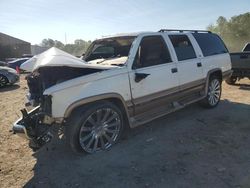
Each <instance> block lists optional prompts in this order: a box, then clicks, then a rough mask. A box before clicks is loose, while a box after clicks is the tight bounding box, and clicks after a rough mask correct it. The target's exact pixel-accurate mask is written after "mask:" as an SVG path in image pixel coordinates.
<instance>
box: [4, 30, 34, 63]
mask: <svg viewBox="0 0 250 188" xmlns="http://www.w3.org/2000/svg"><path fill="white" fill-rule="evenodd" d="M23 54H31V45H30V43H29V42H26V41H23V40H20V39H17V38H15V37H12V36H9V35H6V34H4V33H0V60H5V59H6V58H18V57H22V55H23Z"/></svg>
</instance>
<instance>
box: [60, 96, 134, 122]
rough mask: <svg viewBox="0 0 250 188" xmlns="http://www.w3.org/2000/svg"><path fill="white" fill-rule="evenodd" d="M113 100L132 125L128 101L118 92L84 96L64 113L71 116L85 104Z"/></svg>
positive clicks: (66, 116)
mask: <svg viewBox="0 0 250 188" xmlns="http://www.w3.org/2000/svg"><path fill="white" fill-rule="evenodd" d="M105 101H108V102H112V103H113V104H115V105H116V106H117V107H118V108H119V109H120V110H121V111H122V113H123V114H124V120H125V122H126V124H127V125H129V126H130V121H129V117H130V115H129V111H128V103H130V102H126V101H125V100H124V99H123V98H122V96H121V95H119V94H116V93H108V94H101V95H96V96H92V97H88V98H84V99H81V100H78V101H76V102H74V103H72V104H71V105H70V106H69V107H68V108H67V109H66V111H65V113H64V118H68V117H70V115H71V114H72V113H74V112H75V111H77V110H78V109H79V108H83V107H85V106H89V105H91V104H94V103H101V102H105Z"/></svg>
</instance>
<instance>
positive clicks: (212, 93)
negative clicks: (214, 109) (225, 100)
mask: <svg viewBox="0 0 250 188" xmlns="http://www.w3.org/2000/svg"><path fill="white" fill-rule="evenodd" d="M220 95H221V83H220V81H219V80H218V79H213V80H212V81H211V82H210V85H209V87H208V102H209V104H210V105H211V106H215V105H217V104H218V102H219V101H220Z"/></svg>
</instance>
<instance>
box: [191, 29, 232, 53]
mask: <svg viewBox="0 0 250 188" xmlns="http://www.w3.org/2000/svg"><path fill="white" fill-rule="evenodd" d="M193 36H194V38H195V39H196V41H197V42H198V44H199V46H200V48H201V51H202V53H203V56H205V57H206V56H211V55H216V54H224V53H228V50H227V48H226V46H225V44H224V43H223V41H222V40H221V38H220V37H219V36H218V35H216V34H213V33H193Z"/></svg>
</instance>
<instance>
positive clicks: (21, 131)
mask: <svg viewBox="0 0 250 188" xmlns="http://www.w3.org/2000/svg"><path fill="white" fill-rule="evenodd" d="M38 109H39V106H38V107H36V108H34V109H33V110H31V111H30V112H29V113H28V114H29V115H33V114H35V113H36V111H38ZM12 130H13V133H14V134H17V135H18V136H21V137H24V138H27V139H31V138H30V136H29V135H28V132H27V128H26V126H25V124H24V122H23V118H19V119H18V120H17V121H16V122H15V123H14V124H13V127H12Z"/></svg>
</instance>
